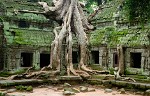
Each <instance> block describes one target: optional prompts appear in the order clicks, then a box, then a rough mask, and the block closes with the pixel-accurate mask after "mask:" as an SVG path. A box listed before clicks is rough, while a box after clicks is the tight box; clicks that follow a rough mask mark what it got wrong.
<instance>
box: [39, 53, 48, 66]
mask: <svg viewBox="0 0 150 96" xmlns="http://www.w3.org/2000/svg"><path fill="white" fill-rule="evenodd" d="M49 64H50V54H44V53H42V54H40V68H43V67H45V66H48V65H49Z"/></svg>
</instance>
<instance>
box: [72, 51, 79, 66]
mask: <svg viewBox="0 0 150 96" xmlns="http://www.w3.org/2000/svg"><path fill="white" fill-rule="evenodd" d="M72 63H73V64H76V63H79V52H77V51H73V52H72Z"/></svg>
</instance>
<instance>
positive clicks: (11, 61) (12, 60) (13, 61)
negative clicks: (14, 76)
mask: <svg viewBox="0 0 150 96" xmlns="http://www.w3.org/2000/svg"><path fill="white" fill-rule="evenodd" d="M21 53H32V54H33V57H32V61H31V62H32V64H31V65H32V66H34V67H35V68H36V69H39V68H40V54H41V53H47V54H49V53H50V48H49V47H41V48H38V47H31V46H30V47H28V46H21V47H13V48H10V49H9V55H8V59H7V64H8V66H7V69H8V70H16V69H22V68H23V67H21ZM30 67H31V66H30ZM24 68H25V67H24Z"/></svg>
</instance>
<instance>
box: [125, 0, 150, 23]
mask: <svg viewBox="0 0 150 96" xmlns="http://www.w3.org/2000/svg"><path fill="white" fill-rule="evenodd" d="M149 5H150V0H126V2H125V10H126V13H127V14H126V15H127V16H128V19H129V21H130V22H133V21H135V20H138V21H140V22H141V23H145V20H148V19H150V7H149Z"/></svg>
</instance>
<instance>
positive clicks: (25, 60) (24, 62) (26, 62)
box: [21, 53, 33, 67]
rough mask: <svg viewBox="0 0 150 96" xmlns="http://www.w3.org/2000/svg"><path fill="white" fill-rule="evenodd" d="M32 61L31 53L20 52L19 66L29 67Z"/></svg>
mask: <svg viewBox="0 0 150 96" xmlns="http://www.w3.org/2000/svg"><path fill="white" fill-rule="evenodd" d="M32 62H33V53H21V67H31V66H32Z"/></svg>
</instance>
